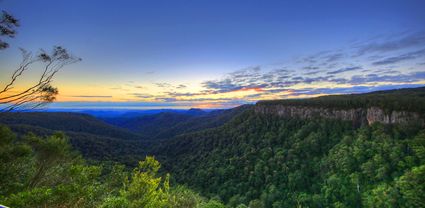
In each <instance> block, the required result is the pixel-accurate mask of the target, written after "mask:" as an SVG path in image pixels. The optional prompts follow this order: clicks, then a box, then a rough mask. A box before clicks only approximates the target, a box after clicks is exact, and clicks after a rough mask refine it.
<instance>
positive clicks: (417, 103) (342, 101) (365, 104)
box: [257, 87, 425, 115]
mask: <svg viewBox="0 0 425 208" xmlns="http://www.w3.org/2000/svg"><path fill="white" fill-rule="evenodd" d="M424 103H425V87H419V88H407V89H396V90H386V91H376V92H371V93H364V94H349V95H328V96H320V97H316V98H310V99H285V100H266V101H259V102H258V103H257V104H258V105H294V106H314V107H324V108H343V109H347V108H348V109H349V108H369V107H379V108H382V109H383V110H386V111H393V110H396V111H411V112H417V113H421V114H422V115H424V114H425V105H424Z"/></svg>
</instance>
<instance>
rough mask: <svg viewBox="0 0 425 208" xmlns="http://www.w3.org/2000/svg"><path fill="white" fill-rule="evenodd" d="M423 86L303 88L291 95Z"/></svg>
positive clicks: (352, 92) (363, 91)
mask: <svg viewBox="0 0 425 208" xmlns="http://www.w3.org/2000/svg"><path fill="white" fill-rule="evenodd" d="M423 86H425V85H423V84H398V85H397V84H396V85H378V86H353V87H336V88H305V89H298V90H294V92H293V94H291V95H292V96H293V95H296V96H302V95H320V94H330V95H331V94H357V93H367V92H373V91H380V90H392V89H400V88H414V87H423Z"/></svg>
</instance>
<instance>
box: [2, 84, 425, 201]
mask: <svg viewBox="0 0 425 208" xmlns="http://www.w3.org/2000/svg"><path fill="white" fill-rule="evenodd" d="M394 96H396V97H397V99H395V98H394ZM424 97H425V89H424V88H416V89H405V90H403V91H398V90H394V91H382V92H375V93H370V94H363V95H342V96H328V97H321V98H314V99H306V100H293V101H267V102H266V103H261V102H260V104H262V105H276V104H279V105H291V106H298V105H300V106H320V107H322V108H338V109H349V108H351V107H353V108H368V107H371V106H377V107H380V108H382V109H384V110H385V111H386V112H391V111H393V110H398V111H408V112H416V113H417V114H418V115H419V117H420V118H421V119H423V118H424V117H423V106H425V105H423V104H424V102H423V101H424ZM257 105H258V104H257ZM254 107H255V105H244V106H240V107H237V108H233V109H229V110H218V111H211V112H197V113H193V110H192V111H190V112H167V113H158V114H154V115H149V116H141V117H137V118H122V117H119V118H116V120H114V119H103V120H102V119H99V118H96V117H93V116H89V115H86V114H76V113H49V112H33V113H2V114H0V123H1V127H0V160H1V162H0V202H1V203H0V204H4V205H7V206H10V207H239V208H241V207H250V208H266V207H267V208H268V207H425V200H424V197H423V196H425V129H424V125H423V122H420V121H418V122H416V123H391V124H385V123H379V122H376V123H373V124H370V125H368V124H366V125H362V126H356V125H353V123H352V122H351V121H344V120H338V119H327V118H320V117H314V118H311V119H300V118H282V117H281V116H279V115H268V114H259V113H256V112H255V111H254ZM170 118H173V119H170ZM422 121H423V120H422ZM152 129H154V130H152ZM144 132H146V134H144Z"/></svg>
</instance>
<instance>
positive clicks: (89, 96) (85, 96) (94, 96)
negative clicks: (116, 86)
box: [68, 95, 112, 98]
mask: <svg viewBox="0 0 425 208" xmlns="http://www.w3.org/2000/svg"><path fill="white" fill-rule="evenodd" d="M68 97H73V98H112V96H111V95H72V96H68Z"/></svg>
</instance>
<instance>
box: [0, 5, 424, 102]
mask: <svg viewBox="0 0 425 208" xmlns="http://www.w3.org/2000/svg"><path fill="white" fill-rule="evenodd" d="M0 8H1V9H2V10H5V11H8V12H9V13H11V14H13V15H14V16H15V17H16V18H18V19H19V20H20V23H21V26H20V27H19V28H18V34H17V36H16V37H15V38H14V39H7V41H8V42H9V44H10V48H9V49H7V50H4V51H0V63H1V65H0V85H2V84H3V83H5V82H6V81H7V80H8V78H9V77H10V76H11V73H12V72H13V70H14V69H15V68H16V67H17V66H18V64H19V62H20V59H21V57H20V51H19V49H18V48H20V47H22V48H25V49H27V50H31V51H37V50H39V49H41V48H42V49H46V50H48V49H51V48H52V47H53V46H55V45H61V46H63V47H65V48H67V49H68V50H69V51H71V52H72V53H73V54H74V55H76V56H78V57H81V58H82V61H81V62H79V63H76V64H73V65H69V66H66V67H65V68H63V70H62V71H60V73H59V74H57V77H56V78H55V81H54V86H56V87H58V88H59V91H60V94H59V96H58V100H57V101H58V102H57V103H55V104H54V105H52V106H53V107H58V108H59V107H70V108H78V107H103V108H108V107H117V108H139V107H144V108H161V107H164V108H165V107H167V108H170V107H171V108H189V107H201V108H226V107H232V106H237V105H240V104H244V103H253V102H255V101H258V100H263V99H284V98H298V97H311V96H319V95H326V94H341V93H360V92H369V91H374V90H381V89H393V88H402V87H418V86H424V85H425V12H424V8H425V1H411V0H399V1H390V0H382V1H373V0H372V1H371V0H369V1H358V0H357V1H341V0H339V1H337V0H335V1H250V0H241V1H236V0H227V1H218V0H211V1H207V0H201V1H200V0H197V1H195V0H193V1H183V0H181V1H180V0H173V1H162V0H155V1H136V0H134V1H130V0H123V1H107V0H105V1H101V0H74V1H53V0H39V1H36V0H2V1H0ZM40 73H41V69H38V68H32V69H31V72H30V73H28V74H26V75H25V76H24V77H23V79H22V80H21V81H20V82H19V83H18V84H19V85H20V86H25V85H27V84H29V83H31V81H33V80H34V77H37V76H39V74H40Z"/></svg>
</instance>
